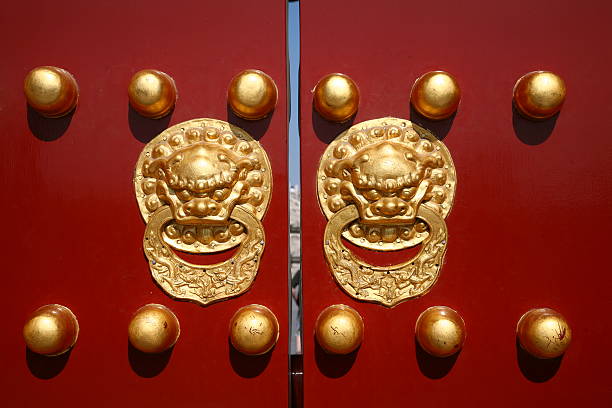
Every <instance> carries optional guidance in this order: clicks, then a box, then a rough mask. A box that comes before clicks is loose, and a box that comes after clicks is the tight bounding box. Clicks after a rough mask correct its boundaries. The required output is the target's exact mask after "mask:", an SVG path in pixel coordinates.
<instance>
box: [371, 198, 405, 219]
mask: <svg viewBox="0 0 612 408" xmlns="http://www.w3.org/2000/svg"><path fill="white" fill-rule="evenodd" d="M406 208H407V205H406V203H405V202H404V201H403V200H400V199H399V198H397V197H383V198H381V199H380V200H378V201H377V202H376V204H374V211H373V212H374V214H376V215H384V216H385V217H393V216H396V215H401V214H404V213H405V212H406Z"/></svg>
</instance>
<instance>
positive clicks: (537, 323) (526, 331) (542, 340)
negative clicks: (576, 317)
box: [516, 308, 572, 358]
mask: <svg viewBox="0 0 612 408" xmlns="http://www.w3.org/2000/svg"><path fill="white" fill-rule="evenodd" d="M516 335H517V337H518V339H519V344H520V345H521V347H522V348H523V349H524V350H526V351H527V352H528V353H529V354H531V355H533V356H534V357H537V358H555V357H559V356H560V355H561V354H563V353H565V351H566V350H567V348H568V347H569V345H570V343H571V342H572V329H571V328H570V327H569V325H568V324H567V320H565V318H564V317H563V316H562V315H561V314H560V313H559V312H557V311H555V310H553V309H549V308H541V309H531V310H529V311H528V312H527V313H525V314H524V315H523V316H521V318H520V320H519V322H518V324H517V326H516Z"/></svg>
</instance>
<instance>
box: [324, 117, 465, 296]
mask: <svg viewBox="0 0 612 408" xmlns="http://www.w3.org/2000/svg"><path fill="white" fill-rule="evenodd" d="M456 184H457V177H456V174H455V167H454V165H453V161H452V159H451V156H450V153H449V152H448V150H447V148H446V146H444V144H443V143H442V142H440V141H439V140H437V139H436V138H435V137H434V136H433V135H432V134H431V133H430V132H428V131H426V130H425V129H423V128H420V127H418V126H416V125H414V124H412V123H411V122H410V121H408V120H403V119H397V118H382V119H375V120H370V121H367V122H362V123H359V124H357V125H354V126H352V127H351V128H350V129H348V130H347V131H345V132H343V133H342V134H340V135H339V136H338V137H337V138H336V139H335V140H334V141H333V142H332V143H330V145H329V146H328V147H327V149H326V150H325V152H324V154H323V156H322V158H321V162H320V165H319V170H318V173H317V187H318V196H319V204H320V205H321V209H322V211H323V213H324V214H325V216H326V217H327V219H328V220H329V222H328V224H327V227H326V229H325V238H324V250H325V256H326V258H327V261H328V263H329V265H330V268H331V272H332V275H333V276H334V278H335V279H336V281H337V282H338V284H339V285H340V286H341V287H342V289H344V291H345V292H347V293H348V294H349V295H350V296H352V297H354V298H356V299H360V300H365V301H370V302H374V303H379V304H382V305H385V306H395V305H396V304H398V303H400V302H402V301H404V300H407V299H410V298H413V297H417V296H420V295H422V294H424V293H426V292H427V291H428V290H429V289H431V287H432V286H433V284H434V283H435V282H436V280H437V278H438V275H439V272H440V268H441V266H442V263H443V260H444V253H445V251H446V244H447V231H446V224H445V222H444V218H445V217H446V216H447V215H448V214H449V212H450V210H451V208H452V204H453V198H454V195H455V187H456ZM341 236H342V237H344V238H345V239H347V240H349V241H350V242H352V243H353V244H355V245H357V246H360V247H364V248H367V249H371V250H375V251H395V250H400V249H404V248H408V247H413V246H416V245H418V244H421V250H420V252H419V253H418V254H417V255H416V256H415V257H413V258H412V259H409V260H408V261H406V262H403V263H401V264H398V265H391V266H380V267H379V266H374V265H370V264H368V263H367V262H365V261H363V260H361V259H359V258H357V257H356V256H355V255H354V254H353V253H351V251H350V250H349V249H348V248H347V247H346V246H345V245H344V244H343V243H342V239H341Z"/></svg>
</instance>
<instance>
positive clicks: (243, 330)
mask: <svg viewBox="0 0 612 408" xmlns="http://www.w3.org/2000/svg"><path fill="white" fill-rule="evenodd" d="M278 335H279V326H278V320H277V319H276V316H275V315H274V313H272V311H271V310H270V309H268V308H267V307H265V306H262V305H255V304H254V305H248V306H244V307H241V308H240V309H238V310H237V311H236V313H235V314H234V316H233V317H232V319H231V320H230V325H229V338H230V342H231V343H232V346H234V348H235V349H236V350H238V351H239V352H241V353H243V354H246V355H250V356H257V355H261V354H265V353H267V352H269V351H270V350H272V348H273V347H274V345H275V344H276V342H277V341H278Z"/></svg>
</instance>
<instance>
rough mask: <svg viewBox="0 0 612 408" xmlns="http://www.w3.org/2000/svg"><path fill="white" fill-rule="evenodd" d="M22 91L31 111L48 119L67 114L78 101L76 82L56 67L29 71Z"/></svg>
mask: <svg viewBox="0 0 612 408" xmlns="http://www.w3.org/2000/svg"><path fill="white" fill-rule="evenodd" d="M23 91H24V93H25V97H26V100H27V101H28V104H29V105H30V106H31V107H32V109H34V110H35V111H37V112H38V113H39V114H41V115H42V116H45V117H48V118H58V117H61V116H65V115H67V114H69V113H70V112H72V111H73V110H74V108H75V107H76V105H77V102H78V99H79V87H78V85H77V82H76V80H75V79H74V77H73V76H72V75H71V74H70V72H68V71H66V70H65V69H62V68H58V67H51V66H42V67H36V68H34V69H33V70H31V71H30V72H29V73H28V75H26V77H25V79H24V81H23Z"/></svg>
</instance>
